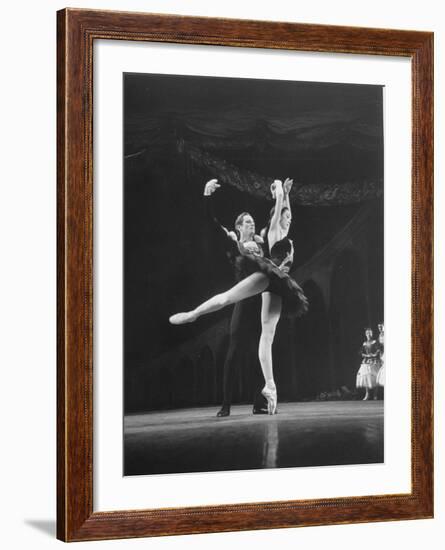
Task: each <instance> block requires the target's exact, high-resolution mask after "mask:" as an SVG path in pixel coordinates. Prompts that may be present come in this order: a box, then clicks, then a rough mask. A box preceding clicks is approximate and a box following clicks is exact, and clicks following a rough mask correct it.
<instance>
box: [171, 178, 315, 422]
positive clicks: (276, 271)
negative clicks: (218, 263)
mask: <svg viewBox="0 0 445 550" xmlns="http://www.w3.org/2000/svg"><path fill="white" fill-rule="evenodd" d="M291 186H292V180H286V181H285V189H286V190H287V192H286V198H285V192H284V190H283V184H282V182H281V181H280V180H275V181H274V182H273V184H272V185H271V191H272V195H273V196H274V197H275V207H274V209H273V211H272V212H271V218H270V222H269V224H268V226H267V229H266V232H265V235H266V237H267V244H268V248H269V251H270V253H269V254H268V256H269V257H264V256H263V255H262V253H261V252H260V251H259V250H257V249H256V248H255V247H253V246H252V245H250V246H245V245H244V244H243V243H242V242H239V241H237V242H236V244H237V246H238V249H239V252H240V257H239V258H240V262H241V264H242V269H243V270H244V272H245V273H246V274H247V273H250V274H249V275H247V276H246V277H245V278H244V279H243V280H241V281H240V282H238V283H237V284H236V285H235V286H233V287H232V288H230V289H229V290H227V291H225V292H222V293H221V294H217V295H216V296H213V297H212V298H210V299H209V300H207V301H205V302H204V303H202V304H201V305H199V306H198V307H196V308H195V309H193V310H191V311H187V312H182V313H176V314H175V315H172V316H171V317H170V319H169V320H170V323H172V324H174V325H181V324H185V323H192V322H194V321H196V319H198V318H199V317H201V316H202V315H207V314H208V313H212V312H214V311H218V310H220V309H222V308H224V307H227V306H229V305H232V304H235V303H237V302H240V301H241V300H245V299H247V298H250V297H251V296H255V295H257V294H262V293H264V294H263V300H262V308H261V337H260V344H259V353H258V354H259V360H260V364H261V368H262V372H263V376H264V380H265V386H264V388H263V390H262V394H263V395H264V397H265V398H266V400H267V403H268V412H269V414H275V412H276V408H277V392H276V386H275V381H274V377H273V368H272V343H273V339H274V336H275V329H276V326H277V323H278V321H279V319H280V315H281V310H282V304H283V303H284V305H285V306H286V309H287V310H288V311H289V312H290V313H292V314H294V315H296V316H298V315H301V314H302V313H304V312H305V311H306V310H307V307H308V302H307V299H306V297H305V295H304V293H303V290H302V289H301V287H300V286H299V285H298V284H297V283H296V282H295V281H294V280H293V279H292V278H291V277H290V276H289V270H290V267H291V265H292V261H293V255H294V250H293V244H292V241H291V240H290V239H289V238H288V237H287V234H288V232H289V227H290V222H291V213H290V204H289V198H288V192H289V191H290V188H291ZM235 240H236V237H235Z"/></svg>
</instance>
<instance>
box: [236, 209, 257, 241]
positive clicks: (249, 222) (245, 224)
mask: <svg viewBox="0 0 445 550" xmlns="http://www.w3.org/2000/svg"><path fill="white" fill-rule="evenodd" d="M235 229H236V232H237V233H238V236H239V239H240V240H241V241H245V240H248V239H251V238H252V237H253V236H254V235H255V222H254V220H253V218H252V216H251V215H250V214H249V212H242V213H241V214H240V215H239V216H238V217H237V218H236V220H235Z"/></svg>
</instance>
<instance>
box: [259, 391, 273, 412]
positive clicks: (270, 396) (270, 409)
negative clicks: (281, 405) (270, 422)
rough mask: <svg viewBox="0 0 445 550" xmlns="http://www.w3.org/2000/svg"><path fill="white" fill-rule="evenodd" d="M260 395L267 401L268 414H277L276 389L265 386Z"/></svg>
mask: <svg viewBox="0 0 445 550" xmlns="http://www.w3.org/2000/svg"><path fill="white" fill-rule="evenodd" d="M261 393H262V394H263V395H264V397H265V398H266V400H267V412H268V414H277V389H276V388H275V387H273V388H271V387H268V386H265V387H264V388H263V390H262V391H261Z"/></svg>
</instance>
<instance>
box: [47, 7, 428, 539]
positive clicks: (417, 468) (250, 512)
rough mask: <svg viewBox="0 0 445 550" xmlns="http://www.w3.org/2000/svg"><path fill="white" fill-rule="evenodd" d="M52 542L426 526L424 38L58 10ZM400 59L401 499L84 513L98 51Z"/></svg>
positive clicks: (89, 446) (88, 478)
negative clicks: (159, 46)
mask: <svg viewBox="0 0 445 550" xmlns="http://www.w3.org/2000/svg"><path fill="white" fill-rule="evenodd" d="M57 31H58V34H57V41H58V43H57V70H58V76H57V82H58V91H57V110H58V122H57V144H58V151H57V175H58V188H57V189H58V191H57V192H58V222H57V224H58V225H57V235H58V244H57V252H58V262H57V266H58V339H57V341H58V351H57V353H58V371H57V372H58V378H57V391H58V396H57V403H58V405H57V413H58V419H57V435H58V441H57V449H58V458H57V537H58V538H59V539H61V540H64V541H82V540H97V539H113V538H130V537H146V536H160V535H180V534H190V533H209V532H218V531H241V530H252V529H272V528H281V527H297V526H309V525H326V524H340V523H357V522H372V521H387V520H403V519H416V518H431V517H432V516H433V418H432V414H433V413H432V411H433V366H432V357H433V281H432V277H433V248H432V247H433V34H432V33H428V32H415V31H402V30H387V29H368V28H351V27H334V26H322V25H303V24H295V23H278V22H260V21H248V20H229V19H212V18H201V17H181V16H169V15H154V14H143V13H124V12H111V11H109V12H107V11H93V10H91V11H90V10H78V9H65V10H62V11H60V12H58V14H57ZM98 39H101V40H126V41H142V42H144V41H154V42H158V43H159V42H171V43H180V44H203V45H220V46H238V47H246V48H274V49H283V50H297V51H309V52H339V53H340V52H341V53H347V54H351V55H353V54H372V55H383V56H402V57H407V58H410V59H411V63H412V252H411V254H412V255H411V260H412V302H411V308H412V344H411V345H412V426H411V452H412V460H411V480H412V490H411V492H410V493H407V494H394V495H372V496H364V497H346V498H326V499H316V500H295V501H280V502H277V501H273V502H261V503H255V504H241V503H240V504H236V505H217V506H201V507H187V508H169V509H148V510H121V511H117V512H93V466H92V465H93V407H94V403H93V368H94V365H93V291H94V289H93V193H92V190H93V160H92V159H93V156H92V143H93V141H92V137H93V136H92V131H93V127H92V120H93V97H92V85H93V62H94V59H93V43H94V41H95V40H98Z"/></svg>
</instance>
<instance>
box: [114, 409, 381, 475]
mask: <svg viewBox="0 0 445 550" xmlns="http://www.w3.org/2000/svg"><path fill="white" fill-rule="evenodd" d="M217 411H218V408H217V407H207V408H195V409H181V410H175V411H164V412H153V413H146V414H133V415H128V416H126V417H125V419H124V470H125V473H124V475H144V474H167V473H183V472H209V471H222V470H252V469H257V468H290V467H296V466H332V465H340V464H372V463H379V462H383V460H384V458H383V401H330V402H306V403H279V404H278V414H277V415H274V416H268V415H253V414H252V412H251V411H252V406H250V405H249V406H248V405H235V406H232V412H231V415H230V416H228V417H225V418H217V417H216V412H217Z"/></svg>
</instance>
